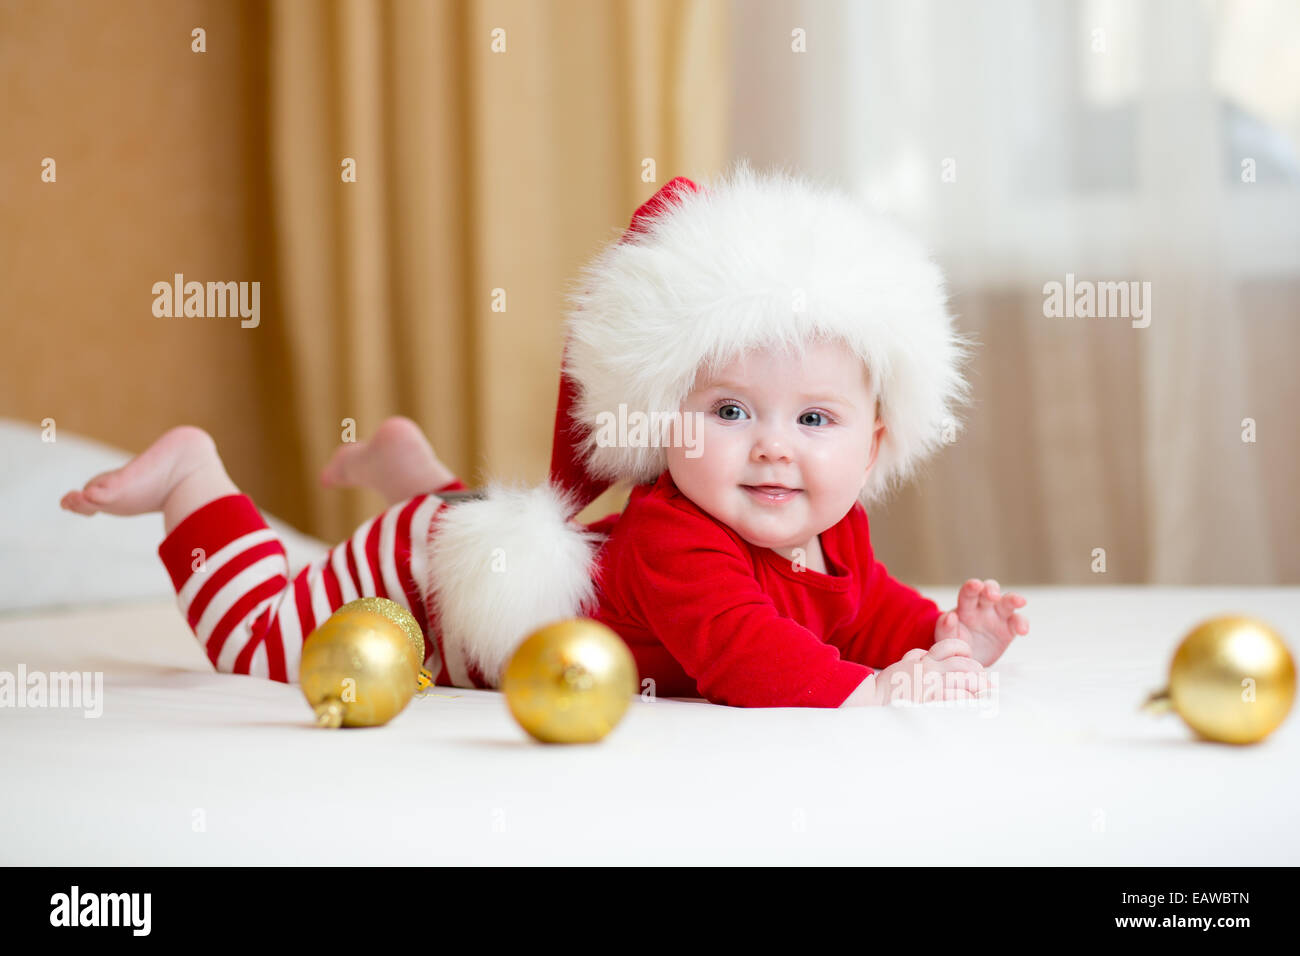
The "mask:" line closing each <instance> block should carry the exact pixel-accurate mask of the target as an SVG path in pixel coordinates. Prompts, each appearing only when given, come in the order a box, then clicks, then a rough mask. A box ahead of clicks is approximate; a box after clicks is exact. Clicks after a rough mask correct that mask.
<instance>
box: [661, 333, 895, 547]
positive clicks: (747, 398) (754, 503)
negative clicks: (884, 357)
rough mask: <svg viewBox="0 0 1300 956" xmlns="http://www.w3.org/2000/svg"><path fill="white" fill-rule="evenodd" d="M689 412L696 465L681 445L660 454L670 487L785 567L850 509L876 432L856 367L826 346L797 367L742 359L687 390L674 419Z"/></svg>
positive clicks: (775, 355) (763, 356) (789, 357)
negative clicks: (770, 488)
mask: <svg viewBox="0 0 1300 956" xmlns="http://www.w3.org/2000/svg"><path fill="white" fill-rule="evenodd" d="M695 412H700V413H702V414H703V427H702V429H701V431H700V433H699V435H698V436H697V438H698V441H699V447H698V454H697V456H696V457H694V458H691V457H687V451H690V450H691V449H689V448H686V447H683V446H682V444H681V443H680V442H673V443H671V444H670V445H669V447H668V448H667V450H666V451H667V456H668V470H669V472H670V474H671V475H672V479H673V482H674V483H675V484H676V485H677V487H678V489H680V490H681V492H682V494H684V495H686V497H687V498H689V499H690V500H691V501H693V502H694V503H695V504H696V505H697V506H699V507H700V508H701V509H702V510H704V511H705V512H707V513H708V514H709V515H711V516H712V517H714V518H715V519H717V520H718V521H721V522H722V523H724V524H726V525H728V526H729V527H731V528H732V529H733V530H734V531H735V532H736V533H737V534H739V535H740V536H741V537H742V538H744V539H745V540H746V541H748V542H749V543H750V544H753V545H757V546H759V547H766V548H771V549H772V550H774V551H776V552H777V553H779V554H782V555H784V556H785V557H787V558H790V559H792V560H793V559H794V558H795V557H796V555H795V554H794V549H796V548H802V549H803V550H804V553H805V554H807V553H809V552H810V551H811V549H812V546H813V544H814V543H815V540H816V537H817V535H819V534H821V533H822V532H823V531H825V530H826V529H827V528H830V527H832V526H834V525H835V524H836V523H837V522H838V521H840V519H842V518H843V517H844V516H845V515H846V514H848V512H849V509H850V508H852V507H853V504H854V502H855V501H856V500H857V496H858V494H859V493H860V492H861V491H862V487H863V485H864V484H866V480H867V474H868V473H869V472H870V470H871V467H872V466H873V465H874V464H875V458H876V451H877V449H878V447H879V440H880V434H881V432H882V431H883V430H884V427H885V426H884V425H883V424H882V423H880V422H879V420H878V418H877V416H876V401H875V394H874V390H873V389H872V388H870V386H869V384H868V382H867V374H866V369H865V368H864V367H863V365H862V362H861V361H860V360H859V359H858V358H856V357H854V356H853V354H852V353H850V352H848V351H847V350H846V349H844V348H843V347H842V346H840V347H836V346H835V345H832V344H829V343H825V344H823V343H819V344H816V345H810V346H808V348H807V349H806V354H805V357H804V358H803V360H802V361H800V360H799V359H798V358H797V357H796V356H794V355H793V354H790V353H787V352H784V351H773V350H766V351H754V352H750V353H748V354H747V355H745V356H743V357H742V358H741V359H739V360H738V361H736V362H733V363H732V364H731V365H729V366H727V367H726V368H724V369H721V370H719V371H718V372H717V374H715V375H714V376H712V377H709V378H703V377H702V378H701V379H699V380H697V381H696V382H695V388H694V390H693V391H692V392H691V393H690V394H689V395H688V396H687V397H686V401H685V402H684V403H683V404H682V413H683V415H686V414H690V413H695ZM762 485H782V486H784V487H785V488H786V489H789V490H787V491H774V492H765V491H763V490H760V488H759V487H757V486H762Z"/></svg>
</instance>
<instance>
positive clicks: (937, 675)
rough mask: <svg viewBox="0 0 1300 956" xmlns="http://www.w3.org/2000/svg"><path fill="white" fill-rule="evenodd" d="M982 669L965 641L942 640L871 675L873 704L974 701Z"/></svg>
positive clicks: (913, 651)
mask: <svg viewBox="0 0 1300 956" xmlns="http://www.w3.org/2000/svg"><path fill="white" fill-rule="evenodd" d="M983 670H984V668H983V667H982V666H980V663H979V661H977V660H975V659H974V658H972V657H971V648H970V645H969V644H967V643H966V642H965V641H962V640H956V639H950V640H945V641H940V642H938V643H936V644H935V645H934V646H933V647H931V648H930V649H929V650H928V651H927V650H925V649H924V648H920V647H914V648H912V649H911V650H910V651H908V652H907V653H906V654H904V655H903V659H902V660H900V661H899V662H898V663H897V664H890V665H889V666H888V667H886V668H885V669H884V670H882V671H879V672H877V673H876V674H874V675H872V676H874V678H875V686H874V692H875V693H874V702H875V703H876V704H879V705H881V706H884V705H886V704H891V703H893V702H894V701H897V700H905V701H909V702H911V703H925V702H927V701H932V700H957V699H959V698H974V697H975V696H976V695H977V694H978V692H979V684H980V676H979V675H980V672H981V671H983Z"/></svg>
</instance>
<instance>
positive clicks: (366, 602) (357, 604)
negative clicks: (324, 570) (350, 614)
mask: <svg viewBox="0 0 1300 956" xmlns="http://www.w3.org/2000/svg"><path fill="white" fill-rule="evenodd" d="M339 610H340V611H355V610H362V611H373V612H374V613H376V614H380V615H382V616H384V617H386V618H388V619H389V620H390V621H392V622H393V623H394V624H396V625H397V626H398V627H400V628H401V629H402V631H403V632H404V633H405V634H406V639H407V640H408V641H410V642H411V649H412V650H413V651H414V652H415V658H416V660H418V661H419V662H420V676H419V685H420V687H421V688H424V687H428V686H429V685H430V684H432V683H433V675H432V674H430V673H429V672H428V671H427V670H425V668H424V632H423V631H422V630H420V623H419V622H418V621H417V620H416V619H415V615H414V614H412V613H411V612H410V611H408V610H407V609H406V608H404V607H403V606H402V605H400V604H398V603H397V602H396V601H390V600H389V599H388V598H381V597H363V598H357V599H356V600H355V601H349V602H348V603H347V604H345V605H343V606H342V607H341V608H339Z"/></svg>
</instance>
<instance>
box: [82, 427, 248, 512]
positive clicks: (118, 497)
mask: <svg viewBox="0 0 1300 956" xmlns="http://www.w3.org/2000/svg"><path fill="white" fill-rule="evenodd" d="M214 463H215V465H216V466H217V467H218V468H222V465H221V458H220V456H219V455H218V454H217V446H216V443H215V442H213V440H212V436H210V435H209V434H208V433H207V432H205V431H204V430H203V429H201V428H195V427H194V426H193V425H181V426H179V427H177V428H173V429H171V430H170V431H168V432H165V433H164V434H163V436H162V437H161V438H159V439H158V440H157V441H156V442H154V443H153V444H152V445H150V446H149V447H148V448H146V449H145V450H144V451H143V452H141V453H140V454H139V455H137V456H136V457H134V458H132V459H131V460H130V461H129V462H127V463H126V464H125V465H123V466H122V467H121V468H115V469H113V470H112V471H106V472H103V473H102V474H98V475H96V476H95V477H94V478H91V479H90V481H88V482H86V484H85V487H83V488H82V489H81V490H79V491H69V492H68V493H67V494H66V495H64V496H63V498H62V499H61V500H60V501H59V505H60V507H62V508H64V509H66V510H68V511H75V512H76V513H77V514H83V515H93V514H95V513H97V512H100V511H103V512H106V513H107V514H112V515H138V514H145V513H146V512H150V511H161V510H162V509H163V504H164V503H165V502H166V500H167V496H168V494H170V493H171V491H172V489H173V488H175V487H176V486H177V485H178V484H180V483H181V482H182V481H184V480H185V478H187V477H188V476H189V475H191V474H192V473H194V472H195V471H197V470H199V469H201V468H203V467H205V466H208V465H212V464H214ZM222 472H223V474H224V468H222Z"/></svg>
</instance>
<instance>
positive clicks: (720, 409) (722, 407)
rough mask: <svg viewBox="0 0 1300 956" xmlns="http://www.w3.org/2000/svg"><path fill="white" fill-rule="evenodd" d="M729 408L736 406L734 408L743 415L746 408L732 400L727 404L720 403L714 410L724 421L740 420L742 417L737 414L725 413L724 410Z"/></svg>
mask: <svg viewBox="0 0 1300 956" xmlns="http://www.w3.org/2000/svg"><path fill="white" fill-rule="evenodd" d="M728 408H734V409H735V410H736V411H737V412H738V413H740V414H741V415H743V414H744V413H745V410H744V409H743V408H741V407H740V406H739V405H736V404H734V403H731V402H728V403H727V404H725V405H719V406H718V407H717V408H715V409H714V411H715V412H717V413H718V417H719V418H721V419H722V420H723V421H727V422H738V421H740V418H738V417H737V416H735V415H724V414H723V412H725V411H726V410H727V409H728Z"/></svg>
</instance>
